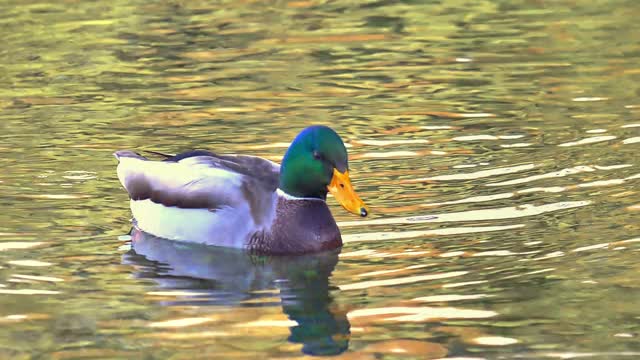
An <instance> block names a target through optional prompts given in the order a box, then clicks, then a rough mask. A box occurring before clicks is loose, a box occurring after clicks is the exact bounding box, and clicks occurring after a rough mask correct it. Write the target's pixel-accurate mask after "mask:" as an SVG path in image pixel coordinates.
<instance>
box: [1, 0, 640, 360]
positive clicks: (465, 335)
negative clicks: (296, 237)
mask: <svg viewBox="0 0 640 360" xmlns="http://www.w3.org/2000/svg"><path fill="white" fill-rule="evenodd" d="M0 10H1V11H0V35H2V39H3V46H2V47H0V63H1V64H2V66H1V68H2V71H0V124H1V125H0V127H1V128H2V132H1V133H0V139H1V140H0V150H2V154H3V156H2V157H0V166H1V168H2V170H3V171H2V173H0V199H1V201H2V203H3V205H4V206H3V209H4V211H2V212H0V324H1V327H0V357H1V358H32V357H33V358H50V357H51V358H54V359H71V358H73V359H77V358H141V357H143V355H144V356H145V357H146V358H168V357H171V358H176V359H184V358H188V359H193V358H265V357H274V358H297V357H302V356H304V355H305V354H306V355H338V354H339V355H340V356H341V358H345V359H368V358H370V359H379V358H421V359H424V358H441V357H452V358H455V357H458V358H462V357H464V358H486V359H491V358H498V357H500V356H503V357H506V358H511V357H523V358H572V357H578V356H583V357H593V358H617V357H629V358H635V357H638V356H640V345H639V342H638V336H640V335H639V334H640V325H639V323H638V319H640V312H639V311H638V308H639V306H640V285H639V284H638V281H637V278H638V276H637V274H638V270H640V266H639V265H638V263H639V262H638V260H637V256H638V251H639V250H640V228H639V226H638V223H637V221H636V220H634V219H637V218H638V216H640V213H639V212H638V211H640V194H639V193H638V191H637V190H636V189H637V187H638V181H640V169H639V163H638V156H637V151H638V149H639V148H638V146H640V100H638V99H639V95H640V85H638V84H639V83H640V82H639V80H640V68H639V67H638V63H639V61H640V51H639V48H638V37H637V34H638V33H640V23H639V22H638V21H637V19H638V16H640V7H638V6H637V4H636V1H631V0H628V1H624V0H620V1H594V2H586V1H577V2H576V1H554V2H547V1H533V0H520V1H476V2H466V1H457V0H453V1H446V2H439V1H428V2H419V1H366V2H355V1H289V2H287V1H274V2H254V1H242V2H216V3H209V2H204V1H167V2H143V1H126V2H125V1H121V0H113V1H110V2H86V1H72V0H70V1H64V2H53V3H47V2H40V1H27V2H22V1H21V2H18V1H8V2H4V3H2V4H0ZM317 123H319V124H327V125H331V126H332V127H333V128H335V129H336V130H337V131H338V132H339V133H340V134H341V135H342V136H343V138H344V139H345V141H346V142H347V143H348V146H349V152H350V156H351V167H352V177H353V180H354V184H355V186H356V187H357V189H358V190H359V192H360V194H361V196H362V198H363V199H365V201H367V203H368V204H369V205H370V206H371V216H370V217H369V218H367V219H358V218H354V217H352V216H350V215H349V214H346V213H345V212H344V211H342V209H340V208H339V206H337V205H336V204H335V202H334V201H333V200H330V203H331V207H332V210H333V212H334V215H335V216H336V218H337V220H338V222H339V225H340V227H341V229H342V231H343V234H344V240H345V246H344V248H343V249H342V250H341V252H339V253H328V254H319V255H315V256H308V257H302V258H295V257H294V258H286V257H284V258H269V257H256V256H249V255H247V254H244V253H242V252H235V251H221V250H219V249H210V248H202V247H198V246H186V245H181V244H175V243H172V242H168V241H164V240H160V239H153V238H149V237H148V236H144V235H142V234H139V233H133V234H129V230H130V211H129V209H128V200H127V195H126V193H125V192H124V191H123V190H122V189H121V187H120V185H119V183H118V181H117V178H116V175H115V160H114V159H113V158H112V157H111V153H112V152H113V151H114V150H117V149H123V148H130V149H147V150H156V151H163V152H177V151H182V150H187V149H191V148H206V149H213V150H217V151H220V152H228V153H248V154H255V155H260V156H264V157H267V158H270V159H273V160H279V159H280V157H281V156H282V154H283V153H284V151H285V149H286V146H287V144H288V142H289V141H291V139H292V138H293V137H294V136H295V134H296V133H297V132H298V131H299V130H300V129H301V128H303V127H305V126H307V125H309V124H317ZM132 237H135V238H136V239H137V240H138V241H137V242H136V245H135V246H134V248H132V246H131V238H132Z"/></svg>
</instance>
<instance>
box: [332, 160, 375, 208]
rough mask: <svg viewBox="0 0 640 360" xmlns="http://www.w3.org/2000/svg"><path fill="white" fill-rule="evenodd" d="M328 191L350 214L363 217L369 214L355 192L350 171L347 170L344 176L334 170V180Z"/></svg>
mask: <svg viewBox="0 0 640 360" xmlns="http://www.w3.org/2000/svg"><path fill="white" fill-rule="evenodd" d="M327 189H328V190H329V192H330V193H331V194H332V195H333V197H335V198H336V200H338V202H339V203H340V205H342V207H343V208H344V209H345V210H347V211H348V212H350V213H353V214H356V215H360V216H362V217H365V216H367V214H369V209H367V206H366V205H365V204H364V202H363V201H362V200H360V198H359V197H358V195H356V192H355V190H353V185H351V180H350V179H349V170H346V171H345V172H344V174H343V173H341V172H339V171H338V169H333V178H332V179H331V183H330V184H329V186H327Z"/></svg>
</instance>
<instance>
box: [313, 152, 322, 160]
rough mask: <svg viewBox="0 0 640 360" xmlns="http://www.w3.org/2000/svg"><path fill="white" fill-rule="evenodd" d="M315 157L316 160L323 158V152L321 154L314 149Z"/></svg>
mask: <svg viewBox="0 0 640 360" xmlns="http://www.w3.org/2000/svg"><path fill="white" fill-rule="evenodd" d="M313 158H314V159H316V160H320V159H322V154H320V153H319V152H318V151H317V150H314V151H313Z"/></svg>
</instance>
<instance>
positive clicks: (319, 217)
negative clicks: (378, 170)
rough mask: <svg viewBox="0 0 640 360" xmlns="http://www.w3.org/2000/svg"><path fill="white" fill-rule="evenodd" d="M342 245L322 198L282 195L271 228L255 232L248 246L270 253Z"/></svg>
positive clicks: (310, 251) (317, 250) (289, 252)
mask: <svg viewBox="0 0 640 360" xmlns="http://www.w3.org/2000/svg"><path fill="white" fill-rule="evenodd" d="M340 246H342V237H341V236H340V230H339V229H338V225H337V224H336V222H335V220H334V219H333V216H332V215H331V212H330V211H329V207H328V206H327V204H326V203H325V202H324V201H320V200H289V199H285V198H283V197H279V198H278V203H277V205H276V216H275V219H274V221H273V224H272V226H271V229H270V230H266V231H261V232H257V233H255V234H253V235H252V237H251V239H250V240H249V242H248V244H247V248H248V249H249V250H251V251H253V252H258V253H269V254H307V253H312V252H319V251H325V250H332V249H336V248H339V247H340Z"/></svg>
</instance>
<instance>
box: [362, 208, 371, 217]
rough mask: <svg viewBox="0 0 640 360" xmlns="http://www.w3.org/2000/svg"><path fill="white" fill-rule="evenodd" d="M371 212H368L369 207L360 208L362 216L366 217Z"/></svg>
mask: <svg viewBox="0 0 640 360" xmlns="http://www.w3.org/2000/svg"><path fill="white" fill-rule="evenodd" d="M368 214H369V213H368V212H367V209H365V208H360V216H362V217H366V216H367V215H368Z"/></svg>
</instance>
